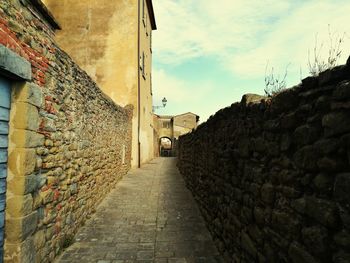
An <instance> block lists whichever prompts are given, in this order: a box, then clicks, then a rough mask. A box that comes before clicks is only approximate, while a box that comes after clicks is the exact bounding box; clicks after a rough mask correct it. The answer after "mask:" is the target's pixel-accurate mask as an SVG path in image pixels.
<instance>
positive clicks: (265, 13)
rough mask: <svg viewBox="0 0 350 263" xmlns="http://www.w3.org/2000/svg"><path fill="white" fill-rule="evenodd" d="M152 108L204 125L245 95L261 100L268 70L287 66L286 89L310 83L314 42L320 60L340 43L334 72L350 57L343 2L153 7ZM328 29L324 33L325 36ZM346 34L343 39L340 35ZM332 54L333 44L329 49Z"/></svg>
mask: <svg viewBox="0 0 350 263" xmlns="http://www.w3.org/2000/svg"><path fill="white" fill-rule="evenodd" d="M153 4H154V9H155V15H156V21H157V27H158V29H157V31H154V32H153V73H152V76H153V91H154V92H153V94H154V104H155V105H160V104H161V100H162V98H163V97H166V98H167V100H168V105H167V106H166V108H164V109H159V110H156V113H157V114H181V113H184V112H188V111H191V112H193V113H196V114H198V115H199V116H200V117H201V121H202V122H203V121H205V120H206V119H207V118H208V117H209V116H210V115H212V114H214V113H215V112H216V111H218V110H219V109H221V108H223V107H226V106H229V105H230V104H232V103H233V102H236V101H239V100H240V99H241V97H242V95H244V94H246V93H256V94H264V88H265V83H264V76H265V69H266V65H267V63H268V65H269V68H271V67H273V68H274V73H275V75H277V76H278V75H281V76H282V75H283V74H284V72H285V70H286V67H287V66H288V75H287V79H286V80H287V86H288V87H291V86H293V85H296V84H298V83H299V82H300V78H301V76H302V77H305V76H308V75H309V68H308V53H309V52H310V54H311V56H310V57H311V61H312V58H313V49H314V47H315V42H316V41H315V39H316V38H317V45H316V46H317V47H318V51H320V55H319V56H320V58H321V59H327V57H328V56H327V52H328V50H329V47H330V38H329V31H330V32H331V36H332V40H333V42H334V41H336V40H338V39H339V38H342V39H343V42H342V44H341V50H342V55H341V57H340V59H339V63H340V64H344V63H345V61H346V59H347V57H348V56H349V55H350V37H349V36H350V15H349V14H350V1H348V0H317V1H316V0H315V1H313V0H309V1H307V0H303V1H301V0H294V1H291V0H290V1H283V0H282V1H281V0H264V1H260V0H215V1H213V0H201V1H198V0H154V1H153ZM329 28H330V30H328V29H329ZM344 33H346V35H345V36H343V34H344ZM333 46H335V44H333Z"/></svg>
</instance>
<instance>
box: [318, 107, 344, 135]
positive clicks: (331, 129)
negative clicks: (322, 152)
mask: <svg viewBox="0 0 350 263" xmlns="http://www.w3.org/2000/svg"><path fill="white" fill-rule="evenodd" d="M322 126H323V127H325V136H326V137H330V136H335V135H341V134H344V133H347V132H350V119H349V115H348V114H347V113H345V112H334V113H329V114H327V115H325V116H324V117H323V119H322Z"/></svg>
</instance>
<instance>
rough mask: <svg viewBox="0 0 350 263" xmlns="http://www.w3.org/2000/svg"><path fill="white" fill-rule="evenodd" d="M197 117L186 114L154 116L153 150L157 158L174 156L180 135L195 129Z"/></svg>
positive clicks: (189, 113) (190, 113) (192, 114)
mask: <svg viewBox="0 0 350 263" xmlns="http://www.w3.org/2000/svg"><path fill="white" fill-rule="evenodd" d="M198 122H199V116H198V115H196V114H194V113H192V112H187V113H183V114H179V115H156V114H155V115H154V138H155V139H154V149H155V152H157V154H158V155H157V156H159V155H160V156H162V155H163V156H174V155H176V150H177V140H178V139H179V137H180V136H181V135H184V134H186V133H189V132H191V131H192V130H193V129H196V128H197V126H198Z"/></svg>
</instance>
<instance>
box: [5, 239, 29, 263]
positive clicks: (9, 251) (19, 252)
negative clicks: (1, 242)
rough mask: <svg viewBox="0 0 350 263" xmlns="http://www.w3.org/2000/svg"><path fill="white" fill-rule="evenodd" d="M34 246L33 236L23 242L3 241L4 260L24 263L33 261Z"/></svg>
mask: <svg viewBox="0 0 350 263" xmlns="http://www.w3.org/2000/svg"><path fill="white" fill-rule="evenodd" d="M34 260H35V248H34V242H33V238H28V239H26V240H25V241H24V242H18V243H17V242H8V241H7V242H6V243H5V255H4V261H5V262H13V263H24V262H28V263H29V262H35V261H34Z"/></svg>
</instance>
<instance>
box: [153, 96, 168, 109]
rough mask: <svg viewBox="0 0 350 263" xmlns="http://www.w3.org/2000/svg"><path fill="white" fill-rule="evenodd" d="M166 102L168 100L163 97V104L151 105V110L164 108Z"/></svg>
mask: <svg viewBox="0 0 350 263" xmlns="http://www.w3.org/2000/svg"><path fill="white" fill-rule="evenodd" d="M167 102H168V101H167V99H166V98H165V97H164V98H163V99H162V103H163V106H152V109H153V111H154V110H155V109H160V108H165V106H166V103H167Z"/></svg>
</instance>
